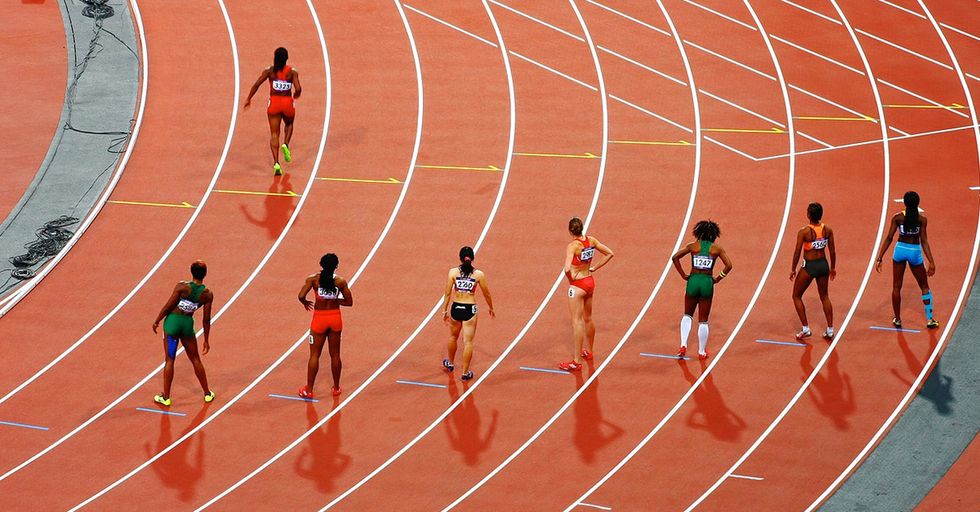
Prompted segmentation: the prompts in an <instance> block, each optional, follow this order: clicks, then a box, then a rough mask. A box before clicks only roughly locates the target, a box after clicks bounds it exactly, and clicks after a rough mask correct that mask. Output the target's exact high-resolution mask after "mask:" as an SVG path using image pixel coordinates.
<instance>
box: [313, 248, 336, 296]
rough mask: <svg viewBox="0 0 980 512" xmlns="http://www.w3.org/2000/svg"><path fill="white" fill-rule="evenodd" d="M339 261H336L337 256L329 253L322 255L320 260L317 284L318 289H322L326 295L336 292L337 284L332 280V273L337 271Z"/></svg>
mask: <svg viewBox="0 0 980 512" xmlns="http://www.w3.org/2000/svg"><path fill="white" fill-rule="evenodd" d="M339 263H340V260H338V259H337V255H336V254H334V253H332V252H329V253H327V254H324V255H323V257H322V258H320V268H321V269H322V270H320V281H319V282H318V283H317V284H318V285H319V286H320V288H322V289H323V290H324V291H326V292H327V293H333V292H335V291H336V290H337V283H335V282H334V280H333V273H334V271H335V270H337V264H339Z"/></svg>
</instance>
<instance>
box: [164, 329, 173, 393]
mask: <svg viewBox="0 0 980 512" xmlns="http://www.w3.org/2000/svg"><path fill="white" fill-rule="evenodd" d="M167 345H168V342H167V333H166V332H164V333H163V357H164V360H165V362H164V364H163V398H164V399H167V398H170V386H171V385H172V384H173V383H174V358H172V357H170V350H169V348H168V347H167Z"/></svg>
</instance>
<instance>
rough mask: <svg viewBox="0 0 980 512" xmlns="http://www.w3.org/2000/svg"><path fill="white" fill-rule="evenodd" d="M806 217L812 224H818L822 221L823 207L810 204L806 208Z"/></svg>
mask: <svg viewBox="0 0 980 512" xmlns="http://www.w3.org/2000/svg"><path fill="white" fill-rule="evenodd" d="M806 216H807V217H809V218H810V220H811V221H812V222H820V220H821V219H823V205H822V204H820V203H810V205H809V206H807V207H806Z"/></svg>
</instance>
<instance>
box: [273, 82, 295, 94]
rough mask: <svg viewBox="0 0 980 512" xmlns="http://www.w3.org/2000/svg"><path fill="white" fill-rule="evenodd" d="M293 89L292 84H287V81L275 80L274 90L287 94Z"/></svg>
mask: <svg viewBox="0 0 980 512" xmlns="http://www.w3.org/2000/svg"><path fill="white" fill-rule="evenodd" d="M292 88H293V83H292V82H287V81H285V80H273V81H272V90H274V91H279V92H286V91H289V90H290V89H292Z"/></svg>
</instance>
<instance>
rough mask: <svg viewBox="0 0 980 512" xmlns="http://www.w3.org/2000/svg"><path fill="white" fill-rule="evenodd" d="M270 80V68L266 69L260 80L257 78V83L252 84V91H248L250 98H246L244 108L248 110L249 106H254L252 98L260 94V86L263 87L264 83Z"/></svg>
mask: <svg viewBox="0 0 980 512" xmlns="http://www.w3.org/2000/svg"><path fill="white" fill-rule="evenodd" d="M268 79H269V68H266V69H263V70H262V74H261V75H259V78H257V79H256V80H255V83H254V84H252V90H250V91H248V98H245V106H244V107H243V108H248V106H249V105H251V104H252V96H255V93H256V92H258V90H259V86H260V85H262V82H265V81H266V80H268Z"/></svg>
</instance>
